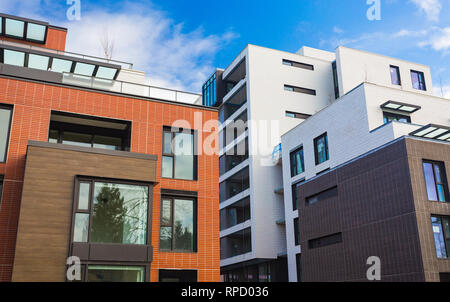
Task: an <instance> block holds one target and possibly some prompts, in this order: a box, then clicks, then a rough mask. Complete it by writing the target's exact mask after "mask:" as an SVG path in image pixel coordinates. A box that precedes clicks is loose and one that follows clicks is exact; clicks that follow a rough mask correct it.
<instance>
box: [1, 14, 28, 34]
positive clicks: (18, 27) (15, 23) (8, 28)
mask: <svg viewBox="0 0 450 302" xmlns="http://www.w3.org/2000/svg"><path fill="white" fill-rule="evenodd" d="M24 30H25V22H23V21H19V20H13V19H9V18H7V19H5V34H7V35H8V36H13V37H17V38H21V39H22V38H23V34H24Z"/></svg>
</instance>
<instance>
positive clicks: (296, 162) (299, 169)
mask: <svg viewBox="0 0 450 302" xmlns="http://www.w3.org/2000/svg"><path fill="white" fill-rule="evenodd" d="M303 172H305V160H304V158H303V147H301V148H298V149H297V150H295V151H293V152H291V176H292V177H294V176H296V175H299V174H301V173H303Z"/></svg>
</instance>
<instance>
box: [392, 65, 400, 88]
mask: <svg viewBox="0 0 450 302" xmlns="http://www.w3.org/2000/svg"><path fill="white" fill-rule="evenodd" d="M390 72H391V83H392V84H393V85H401V84H402V82H401V80H400V69H399V68H398V66H393V65H391V66H390Z"/></svg>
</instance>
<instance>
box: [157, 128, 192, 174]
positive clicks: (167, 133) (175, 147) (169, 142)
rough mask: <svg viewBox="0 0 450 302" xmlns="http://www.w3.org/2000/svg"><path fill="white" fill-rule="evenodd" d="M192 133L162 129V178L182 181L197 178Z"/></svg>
mask: <svg viewBox="0 0 450 302" xmlns="http://www.w3.org/2000/svg"><path fill="white" fill-rule="evenodd" d="M194 141H195V140H194V133H193V131H190V130H189V131H186V130H185V131H179V132H172V131H171V130H170V129H164V132H163V157H162V173H161V174H162V177H165V178H176V179H184V180H195V179H196V178H197V171H196V170H197V169H196V168H197V167H196V165H197V164H196V158H195V155H194Z"/></svg>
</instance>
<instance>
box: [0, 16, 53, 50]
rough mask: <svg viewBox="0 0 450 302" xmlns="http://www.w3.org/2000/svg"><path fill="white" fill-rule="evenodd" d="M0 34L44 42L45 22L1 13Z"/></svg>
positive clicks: (45, 34)
mask: <svg viewBox="0 0 450 302" xmlns="http://www.w3.org/2000/svg"><path fill="white" fill-rule="evenodd" d="M37 22H38V21H37ZM0 35H5V36H7V37H10V38H15V39H20V40H26V41H30V42H34V43H40V44H44V43H45V39H46V37H47V24H46V23H42V24H39V23H34V22H30V21H28V20H26V19H21V18H15V17H11V16H7V15H3V16H2V17H0Z"/></svg>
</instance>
